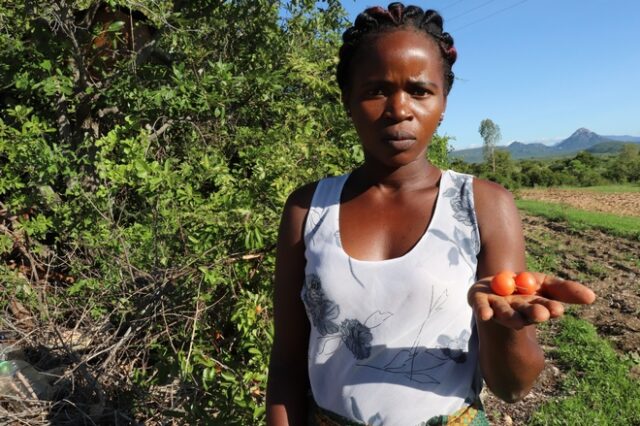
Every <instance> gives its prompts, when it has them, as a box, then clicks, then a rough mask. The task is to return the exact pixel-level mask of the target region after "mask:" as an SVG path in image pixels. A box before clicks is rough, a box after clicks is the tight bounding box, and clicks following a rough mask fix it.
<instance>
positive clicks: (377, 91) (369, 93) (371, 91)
mask: <svg viewBox="0 0 640 426" xmlns="http://www.w3.org/2000/svg"><path fill="white" fill-rule="evenodd" d="M367 96H368V97H371V98H374V97H377V96H384V91H383V90H382V89H381V88H379V87H376V88H373V89H369V90H367Z"/></svg>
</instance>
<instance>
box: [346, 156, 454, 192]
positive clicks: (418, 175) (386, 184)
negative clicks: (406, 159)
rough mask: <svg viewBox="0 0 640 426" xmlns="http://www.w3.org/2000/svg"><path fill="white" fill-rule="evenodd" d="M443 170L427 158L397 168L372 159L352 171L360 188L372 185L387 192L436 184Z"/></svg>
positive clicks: (429, 186) (412, 189)
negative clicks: (374, 161) (375, 162)
mask: <svg viewBox="0 0 640 426" xmlns="http://www.w3.org/2000/svg"><path fill="white" fill-rule="evenodd" d="M440 174H441V171H440V169H438V168H437V167H436V166H434V165H433V164H431V163H430V162H429V160H427V159H426V157H425V158H423V159H419V160H416V161H414V162H412V163H410V164H407V165H404V166H402V167H397V168H389V167H384V166H383V165H380V164H374V163H373V162H371V161H365V163H364V164H363V165H362V166H360V167H358V168H357V169H356V170H355V171H354V172H353V173H352V179H351V180H352V181H353V183H355V184H356V185H357V186H358V187H359V188H361V189H365V188H369V187H372V186H376V187H378V189H380V190H383V191H385V192H390V193H394V192H406V191H415V190H420V189H425V188H431V187H433V186H436V185H437V183H438V181H439V179H440Z"/></svg>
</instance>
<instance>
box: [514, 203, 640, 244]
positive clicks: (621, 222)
mask: <svg viewBox="0 0 640 426" xmlns="http://www.w3.org/2000/svg"><path fill="white" fill-rule="evenodd" d="M516 205H517V206H518V208H519V209H521V210H523V211H525V212H527V213H529V214H532V215H535V216H543V217H546V218H548V219H551V220H559V221H565V222H569V223H570V224H571V226H572V227H573V228H574V229H578V230H580V229H585V228H596V229H601V230H603V231H606V232H607V233H610V234H613V235H616V236H620V237H627V238H634V239H640V217H635V216H617V215H614V214H610V213H602V212H592V211H587V210H580V209H576V208H574V207H570V206H567V205H564V204H558V203H547V202H542V201H535V200H516Z"/></svg>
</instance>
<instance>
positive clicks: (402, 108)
mask: <svg viewBox="0 0 640 426" xmlns="http://www.w3.org/2000/svg"><path fill="white" fill-rule="evenodd" d="M409 101H410V99H409V97H408V96H407V94H406V93H404V92H396V93H393V94H391V95H389V97H388V98H387V104H386V105H385V110H384V115H385V117H387V118H389V119H392V120H394V121H403V120H407V119H408V118H410V117H411V106H410V105H409Z"/></svg>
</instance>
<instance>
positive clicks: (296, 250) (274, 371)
mask: <svg viewBox="0 0 640 426" xmlns="http://www.w3.org/2000/svg"><path fill="white" fill-rule="evenodd" d="M314 189H315V185H307V186H305V187H302V188H300V189H298V190H297V191H295V192H293V193H292V194H291V196H290V197H289V199H288V200H287V203H286V205H285V207H284V211H283V214H282V220H281V222H280V231H279V234H278V246H277V252H276V273H275V290H274V329H275V332H274V342H273V348H272V351H271V361H270V364H269V381H268V385H267V424H268V425H270V426H284V425H304V424H306V422H307V393H308V390H309V377H308V371H307V348H308V345H309V321H308V319H307V316H306V313H305V310H304V305H303V303H302V300H301V298H300V291H301V289H302V285H303V283H304V268H305V258H304V239H303V233H304V223H305V219H306V216H307V212H308V211H309V205H310V204H311V198H312V197H313V191H314Z"/></svg>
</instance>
